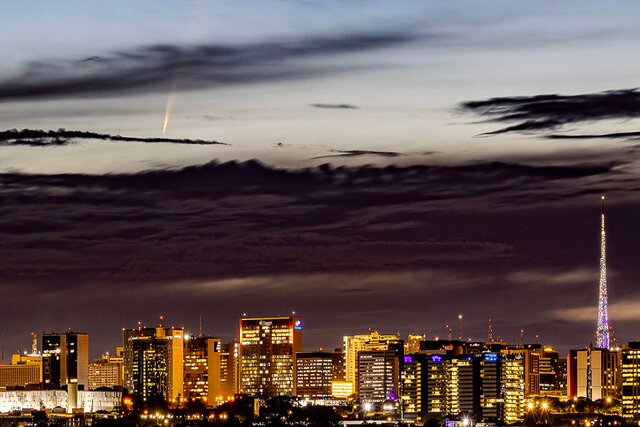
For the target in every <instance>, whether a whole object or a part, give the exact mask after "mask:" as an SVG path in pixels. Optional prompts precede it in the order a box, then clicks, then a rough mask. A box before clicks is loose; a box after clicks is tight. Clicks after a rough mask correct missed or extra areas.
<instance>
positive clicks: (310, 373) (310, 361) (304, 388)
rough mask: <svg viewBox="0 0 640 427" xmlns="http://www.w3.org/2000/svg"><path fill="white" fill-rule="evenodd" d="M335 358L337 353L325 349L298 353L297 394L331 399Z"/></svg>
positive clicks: (301, 396) (311, 397)
mask: <svg viewBox="0 0 640 427" xmlns="http://www.w3.org/2000/svg"><path fill="white" fill-rule="evenodd" d="M335 358H336V354H335V353H329V352H324V351H314V352H303V353H297V354H296V395H297V396H298V397H300V398H302V399H330V398H331V397H332V389H331V385H332V382H333V380H334V364H335V363H334V360H335Z"/></svg>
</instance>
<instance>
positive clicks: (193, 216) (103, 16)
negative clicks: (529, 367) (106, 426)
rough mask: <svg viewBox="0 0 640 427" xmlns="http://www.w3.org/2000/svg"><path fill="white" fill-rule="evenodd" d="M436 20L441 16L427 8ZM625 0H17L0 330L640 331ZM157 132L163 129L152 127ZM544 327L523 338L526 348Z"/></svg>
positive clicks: (5, 56) (637, 199) (113, 337)
mask: <svg viewBox="0 0 640 427" xmlns="http://www.w3.org/2000/svg"><path fill="white" fill-rule="evenodd" d="M445 3H446V4H445ZM639 13H640V4H637V3H635V2H619V3H615V4H605V3H600V2H590V1H588V2H585V1H567V2H555V1H540V2H535V3H532V2H526V1H522V2H520V1H513V2H508V3H505V2H483V3H477V2H462V1H452V2H428V3H427V2H422V1H415V2H413V1H394V2H386V1H385V2H377V1H371V0H367V1H364V0H362V1H349V2H344V1H334V2H331V1H329V2H327V1H300V2H289V1H262V0H260V1H258V0H256V1H247V2H243V3H242V4H240V5H239V4H238V3H237V2H224V1H220V2H217V1H216V2H211V1H140V2H135V3H131V2H128V1H111V2H107V3H100V4H98V2H86V1H52V2H46V3H43V2H31V1H11V2H8V3H7V4H5V5H4V7H3V12H2V14H0V38H1V39H2V40H3V42H2V45H1V48H0V52H1V53H2V61H1V63H0V283H1V284H2V298H1V299H0V329H1V336H2V342H3V347H4V352H5V358H8V355H9V354H10V353H11V352H13V351H15V350H17V349H23V348H28V347H29V345H30V339H29V333H30V332H31V331H36V332H38V333H40V332H41V331H43V330H45V331H52V330H55V331H64V330H67V329H69V328H71V329H73V330H80V331H83V332H87V333H89V334H90V347H91V353H92V355H94V356H97V355H99V354H100V353H102V352H105V351H113V348H114V347H115V345H118V344H119V343H120V341H121V339H122V338H121V329H122V328H123V327H134V326H135V325H136V324H137V322H138V321H140V322H142V323H143V324H146V325H153V324H156V323H157V322H158V319H159V316H160V315H163V316H164V319H165V321H164V324H165V325H175V326H184V327H185V328H186V329H187V331H189V332H191V333H197V330H198V318H199V316H200V315H201V316H202V319H203V326H204V332H205V333H207V334H209V335H213V336H220V337H222V339H223V340H231V339H232V338H233V337H234V336H235V335H236V333H237V325H238V319H239V317H240V315H241V313H243V312H246V313H247V314H249V315H251V316H262V315H263V316H268V315H285V314H289V313H290V312H291V311H296V312H297V313H299V314H302V316H303V317H304V324H305V326H304V327H305V330H304V347H305V348H306V349H309V350H311V349H314V348H318V347H324V348H327V349H328V348H333V347H335V346H339V345H340V343H341V337H342V335H346V334H352V333H362V332H366V331H367V330H368V329H369V328H375V329H378V330H379V331H380V332H384V333H395V332H400V333H401V334H402V335H403V336H406V334H407V333H409V332H415V333H425V334H427V335H428V336H429V337H431V338H433V337H436V336H438V337H446V335H447V332H446V328H445V325H447V324H449V325H451V326H452V327H453V328H454V334H455V335H457V334H458V331H457V329H458V314H459V313H462V314H463V321H462V333H463V335H464V337H465V338H467V337H469V338H472V339H478V340H485V339H486V338H487V321H488V319H489V318H491V319H492V323H493V332H494V336H495V337H500V338H502V339H504V340H505V341H508V342H512V343H516V342H517V341H518V337H519V334H520V332H519V331H520V329H524V331H525V340H526V341H528V342H535V341H536V339H538V340H539V342H541V343H544V344H550V345H553V346H555V347H557V348H559V349H560V350H561V351H563V352H564V351H566V350H567V349H569V348H581V347H584V346H587V345H589V343H590V342H592V341H593V339H594V338H593V337H594V332H595V326H596V305H597V291H598V289H597V285H598V261H599V240H598V239H599V214H600V208H601V207H600V197H601V195H602V194H606V197H607V228H608V229H607V232H608V235H607V237H608V248H607V249H608V272H609V276H608V278H609V280H608V283H609V296H610V298H609V313H610V318H611V319H612V323H613V326H614V329H615V336H616V338H617V341H618V342H619V343H622V342H626V341H629V340H637V339H640V330H639V328H638V325H639V324H640V290H639V289H638V287H637V279H638V277H640V265H639V264H638V262H637V250H638V246H639V243H640V235H639V231H638V230H640V196H639V195H638V185H639V181H638V178H639V177H640V162H639V161H638V154H639V151H640V90H637V89H636V87H638V84H639V81H640V80H638V76H640V56H639V55H638V52H639V51H640V28H639V27H638V26H637V17H638V16H639V15H638V14H639ZM163 130H164V132H163ZM536 335H538V336H539V338H536Z"/></svg>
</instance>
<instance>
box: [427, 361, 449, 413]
mask: <svg viewBox="0 0 640 427" xmlns="http://www.w3.org/2000/svg"><path fill="white" fill-rule="evenodd" d="M446 362H447V360H446V358H445V356H444V355H441V354H431V355H430V356H429V358H428V359H427V364H426V366H425V367H426V371H425V374H426V376H427V387H426V389H425V391H426V393H423V397H424V398H425V399H426V402H427V404H426V411H427V413H428V414H429V415H445V414H446V413H447V363H446Z"/></svg>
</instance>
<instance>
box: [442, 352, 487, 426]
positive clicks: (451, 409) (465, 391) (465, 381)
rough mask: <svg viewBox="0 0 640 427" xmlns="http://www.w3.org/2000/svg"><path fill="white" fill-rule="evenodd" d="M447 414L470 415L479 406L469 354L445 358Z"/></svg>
mask: <svg viewBox="0 0 640 427" xmlns="http://www.w3.org/2000/svg"><path fill="white" fill-rule="evenodd" d="M446 375H447V383H446V384H447V388H446V393H447V394H446V402H447V403H446V412H447V414H463V415H471V414H473V413H474V410H475V409H476V408H477V407H478V406H479V403H477V402H476V401H478V400H479V399H478V396H477V393H474V363H473V356H471V355H468V356H467V355H457V356H452V357H450V358H448V359H447V363H446Z"/></svg>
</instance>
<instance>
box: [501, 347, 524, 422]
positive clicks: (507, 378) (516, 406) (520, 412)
mask: <svg viewBox="0 0 640 427" xmlns="http://www.w3.org/2000/svg"><path fill="white" fill-rule="evenodd" d="M501 371H502V372H501V383H502V406H503V411H502V412H503V413H502V417H501V418H502V420H503V421H504V422H505V423H506V424H514V423H516V422H518V421H521V420H522V419H523V417H524V402H525V401H524V399H525V375H524V359H523V358H522V357H521V356H519V355H511V356H503V358H502V368H501Z"/></svg>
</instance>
